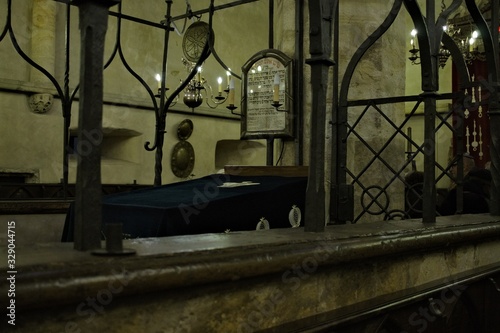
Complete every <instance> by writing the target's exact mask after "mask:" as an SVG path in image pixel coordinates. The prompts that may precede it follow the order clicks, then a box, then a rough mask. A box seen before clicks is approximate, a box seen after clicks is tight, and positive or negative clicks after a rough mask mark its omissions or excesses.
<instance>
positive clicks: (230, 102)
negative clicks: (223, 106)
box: [227, 79, 234, 105]
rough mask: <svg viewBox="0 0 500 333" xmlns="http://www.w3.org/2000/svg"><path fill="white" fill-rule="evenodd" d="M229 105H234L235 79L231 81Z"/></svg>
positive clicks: (228, 97)
mask: <svg viewBox="0 0 500 333" xmlns="http://www.w3.org/2000/svg"><path fill="white" fill-rule="evenodd" d="M227 101H228V103H229V105H234V80H233V79H231V81H229V96H227Z"/></svg>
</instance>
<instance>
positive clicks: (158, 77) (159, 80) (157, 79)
mask: <svg viewBox="0 0 500 333" xmlns="http://www.w3.org/2000/svg"><path fill="white" fill-rule="evenodd" d="M155 78H156V81H158V89H161V75H160V74H156V77H155Z"/></svg>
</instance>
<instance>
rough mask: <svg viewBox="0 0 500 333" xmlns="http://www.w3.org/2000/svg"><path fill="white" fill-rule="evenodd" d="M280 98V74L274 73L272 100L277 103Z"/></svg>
mask: <svg viewBox="0 0 500 333" xmlns="http://www.w3.org/2000/svg"><path fill="white" fill-rule="evenodd" d="M279 100H280V76H279V74H278V73H276V74H275V75H274V86H273V102H276V103H278V102H279Z"/></svg>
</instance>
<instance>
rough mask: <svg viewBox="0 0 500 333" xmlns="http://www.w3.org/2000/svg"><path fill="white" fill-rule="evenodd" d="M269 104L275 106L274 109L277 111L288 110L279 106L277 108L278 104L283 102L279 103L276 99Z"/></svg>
mask: <svg viewBox="0 0 500 333" xmlns="http://www.w3.org/2000/svg"><path fill="white" fill-rule="evenodd" d="M271 105H272V106H273V108H275V109H276V111H278V112H288V110H283V109H280V108H279V107H280V106H282V105H283V104H281V103H280V102H278V101H273V102H272V103H271Z"/></svg>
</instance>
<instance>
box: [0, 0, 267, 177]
mask: <svg viewBox="0 0 500 333" xmlns="http://www.w3.org/2000/svg"><path fill="white" fill-rule="evenodd" d="M227 2H230V1H220V2H218V3H217V5H220V4H223V3H227ZM208 5H209V2H203V3H202V2H200V1H195V2H192V3H191V9H192V10H193V11H198V10H201V9H205V8H207V7H208ZM117 8H118V7H117V6H115V7H112V8H111V11H117V10H118V9H117ZM266 9H267V4H265V3H264V2H260V1H259V2H255V3H253V4H245V5H242V6H239V7H235V8H229V9H224V10H220V11H217V12H216V13H215V15H214V26H213V29H214V34H215V44H214V45H215V46H214V47H215V49H216V51H217V54H218V56H219V57H220V58H221V59H222V61H223V62H224V63H225V65H226V66H228V67H229V68H231V70H233V71H234V73H235V74H237V75H241V65H242V64H243V63H245V62H246V60H247V59H248V58H250V57H251V56H252V55H253V54H255V53H257V52H258V51H260V50H262V49H264V48H267V30H268V28H267V26H268V21H267V17H263V15H262V14H261V13H262V12H266ZM12 11H13V17H14V19H13V22H12V24H13V31H14V34H15V36H16V40H17V42H18V43H19V46H20V48H21V49H22V51H23V52H24V53H26V54H27V55H28V56H30V57H31V58H33V59H39V62H40V64H41V65H43V66H44V68H46V69H47V71H48V72H49V73H50V74H51V75H53V76H54V78H55V79H56V80H57V81H58V83H59V85H60V86H63V82H64V80H65V78H66V75H67V78H68V80H69V87H70V92H73V90H74V89H75V88H76V87H77V84H78V81H79V67H80V54H79V53H80V37H79V34H80V32H79V29H78V9H77V8H76V7H75V6H71V10H70V15H71V21H70V22H71V24H70V26H71V35H70V36H71V38H70V45H69V48H68V49H69V55H70V57H69V59H70V61H69V68H70V71H69V73H65V52H66V45H65V34H64V31H65V24H66V19H65V18H66V6H65V5H64V4H62V3H58V2H57V3H55V2H54V1H52V0H37V1H33V0H19V1H16V2H15V3H14V5H13V6H12ZM0 12H1V13H3V15H1V17H0V26H2V27H3V26H4V25H5V23H6V13H7V2H6V1H2V2H1V3H0ZM122 12H123V14H126V15H130V16H134V17H139V18H141V19H143V20H146V21H149V22H152V23H160V21H161V20H163V19H164V16H165V14H166V5H165V2H162V1H153V0H148V1H140V2H138V1H130V0H124V1H122ZM184 13H186V7H185V2H182V1H174V4H173V6H172V15H173V16H178V15H181V14H184ZM196 20H197V19H196V18H192V19H186V20H184V19H181V20H177V21H175V22H174V23H175V27H176V29H175V31H172V32H171V33H170V40H169V48H168V58H167V75H166V86H167V88H169V89H170V90H169V92H172V91H173V90H174V89H175V88H177V86H178V85H179V83H180V80H183V79H184V78H185V77H186V76H187V75H188V71H187V69H186V67H185V66H184V65H183V64H182V61H181V59H182V57H184V55H183V52H182V49H181V46H182V41H183V32H184V31H185V29H187V28H188V27H189V25H190V24H192V23H193V22H194V21H196ZM201 20H202V21H205V22H208V14H204V15H202V17H201ZM117 29H118V25H117V18H115V17H110V18H109V25H108V31H107V35H106V45H105V57H104V58H105V61H108V60H109V61H110V65H109V66H108V67H107V68H106V69H105V70H104V102H105V104H104V106H103V130H102V133H98V134H96V135H97V136H98V137H100V138H102V142H103V143H102V144H103V147H102V148H103V157H102V170H101V172H102V182H103V183H125V184H127V183H132V182H134V181H136V182H137V183H139V184H151V183H152V182H153V179H154V173H155V152H148V151H146V150H145V149H144V144H145V143H146V142H147V141H149V142H151V145H152V144H153V143H154V141H155V114H154V111H153V108H152V107H153V99H154V98H153V97H151V96H150V94H149V93H148V91H147V89H146V87H145V86H144V85H142V84H141V83H140V82H139V81H138V80H137V79H136V78H135V77H134V75H132V74H131V73H130V72H129V71H127V70H126V67H130V68H131V69H132V71H133V72H134V73H136V75H138V76H140V77H141V78H142V79H143V80H144V82H145V84H146V86H147V87H149V88H150V89H151V91H152V92H153V93H156V91H157V87H158V83H157V81H156V79H155V75H156V74H157V73H161V69H162V57H163V45H164V33H163V30H162V29H159V28H156V27H152V26H149V25H141V24H138V23H136V22H131V21H129V20H122V26H121V29H122V34H121V39H120V40H119V41H117V38H116V32H117ZM248 31H251V34H248ZM241 36H246V37H245V38H240V37H241ZM118 42H119V43H120V44H121V46H122V49H123V53H122V54H121V55H120V54H119V53H115V52H114V51H116V49H115V46H116V45H117V43H118ZM47 43H51V44H49V45H55V49H54V47H47ZM50 51H52V52H53V53H52V54H48V52H50ZM0 59H2V61H0V87H1V88H4V91H2V92H0V116H1V119H2V120H1V121H0V132H1V133H2V140H0V161H1V162H0V169H2V170H3V171H4V172H5V171H8V172H25V171H26V170H28V171H30V172H32V173H33V174H36V177H35V178H36V180H34V181H37V182H59V181H60V179H61V178H62V174H63V170H62V169H63V126H64V125H63V121H64V120H63V117H62V106H61V101H60V100H59V99H58V98H57V97H56V98H54V99H53V102H52V105H51V108H50V110H49V111H48V112H46V113H34V112H32V111H30V110H31V109H30V107H29V96H31V95H32V94H33V93H43V94H50V95H53V96H55V95H56V90H55V89H54V86H53V85H52V84H51V83H50V81H49V80H48V79H47V78H45V77H44V76H43V75H40V72H38V71H37V70H34V69H32V68H31V67H30V65H29V64H28V63H27V62H26V61H24V60H23V59H22V58H21V56H20V55H19V54H18V53H17V52H16V51H15V50H14V48H13V46H12V42H11V40H10V36H9V35H7V36H6V37H5V38H4V39H3V40H2V41H1V42H0ZM202 76H203V77H204V78H205V79H206V80H207V82H208V83H209V84H210V85H211V86H212V87H213V88H214V89H217V83H216V80H217V77H219V76H221V77H223V78H224V81H226V73H225V70H224V69H223V68H222V67H221V65H220V64H218V63H217V61H216V60H215V58H214V57H213V56H211V57H210V58H209V59H208V60H207V61H206V62H205V64H204V65H203V71H202ZM235 86H236V102H237V106H239V96H240V82H239V81H238V80H237V82H236V84H235ZM76 98H78V93H77V94H76ZM157 102H158V103H159V101H157ZM78 108H79V106H78V100H75V101H74V102H73V104H72V107H71V125H70V131H71V134H72V135H75V134H76V131H77V128H78V112H79V110H78ZM239 109H241V108H239ZM237 111H238V110H237ZM186 118H189V119H191V120H192V121H193V123H194V131H193V134H192V135H191V137H190V138H189V139H188V141H189V142H190V143H191V144H192V145H193V148H194V150H195V165H194V169H193V172H192V174H191V175H190V176H189V177H188V178H193V177H196V178H197V177H201V176H204V175H207V174H210V173H213V172H215V171H217V166H216V165H215V160H216V157H215V154H216V147H217V142H219V141H220V140H231V141H236V142H237V141H238V140H239V138H240V120H239V117H236V116H231V114H230V112H229V111H228V110H227V109H226V108H225V107H224V106H223V105H222V106H219V107H218V108H217V109H210V108H209V107H207V106H206V105H204V106H201V107H199V108H197V109H195V110H191V109H189V108H187V107H186V106H184V105H183V103H182V94H181V97H180V98H179V101H177V103H176V104H175V105H174V106H172V107H171V109H170V110H169V112H168V113H167V118H166V124H167V125H166V131H167V133H166V136H165V144H164V147H163V171H162V182H163V183H171V182H176V181H180V180H182V179H180V178H178V177H176V176H175V175H174V174H173V172H172V171H171V169H170V155H171V152H172V150H173V147H174V145H175V144H177V143H178V142H179V139H178V137H177V126H178V124H179V123H180V122H181V121H182V120H184V119H186ZM247 152H248V151H245V152H240V153H239V155H238V154H236V152H235V151H227V152H225V151H222V152H221V154H225V155H228V154H230V155H233V158H232V161H234V164H243V163H245V164H254V165H259V164H260V165H262V164H265V151H263V150H262V149H259V150H257V151H255V152H253V153H252V154H251V156H252V158H251V159H250V158H247V157H246V154H247ZM235 156H241V157H242V158H241V159H238V158H236V157H235ZM76 164H77V162H76V157H75V156H70V161H69V181H70V182H74V181H75V178H76ZM33 179H34V178H33ZM33 179H32V181H33Z"/></svg>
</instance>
